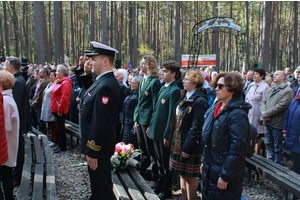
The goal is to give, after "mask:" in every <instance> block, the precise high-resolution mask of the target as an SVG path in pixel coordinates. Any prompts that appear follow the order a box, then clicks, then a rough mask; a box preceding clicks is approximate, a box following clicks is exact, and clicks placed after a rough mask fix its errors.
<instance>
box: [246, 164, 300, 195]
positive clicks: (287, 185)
mask: <svg viewBox="0 0 300 200" xmlns="http://www.w3.org/2000/svg"><path fill="white" fill-rule="evenodd" d="M246 162H247V163H248V165H250V167H252V168H254V169H256V170H257V171H258V172H259V173H260V175H262V176H264V177H265V178H267V179H269V180H270V181H272V182H274V183H276V184H277V185H278V186H280V187H282V188H283V189H284V190H287V191H289V192H291V193H292V194H294V195H296V196H297V197H300V187H299V186H298V185H295V184H293V183H291V182H288V181H286V180H284V179H283V178H282V177H281V176H279V175H277V174H275V173H274V172H272V171H270V170H269V169H267V168H266V167H264V166H261V165H260V164H258V163H257V162H255V161H254V160H253V159H249V158H246Z"/></svg>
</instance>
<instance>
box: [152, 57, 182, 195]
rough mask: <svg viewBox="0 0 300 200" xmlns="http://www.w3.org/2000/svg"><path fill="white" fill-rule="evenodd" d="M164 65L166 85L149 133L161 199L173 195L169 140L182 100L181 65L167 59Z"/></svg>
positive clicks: (154, 111) (156, 106)
mask: <svg viewBox="0 0 300 200" xmlns="http://www.w3.org/2000/svg"><path fill="white" fill-rule="evenodd" d="M162 67H163V77H164V78H163V80H164V82H165V85H164V86H163V87H162V88H161V89H160V91H159V94H158V97H157V99H156V102H155V105H154V108H153V113H152V116H151V121H150V126H149V129H148V130H147V133H148V136H149V138H150V139H152V140H153V144H154V151H155V156H156V160H157V163H158V172H159V175H160V177H159V180H158V185H157V187H156V188H155V190H154V191H155V193H157V194H158V197H159V198H160V199H166V198H171V197H172V189H171V186H172V173H171V171H170V170H169V158H170V151H171V147H170V143H171V141H169V136H170V124H171V120H172V117H173V115H174V109H175V105H176V103H177V102H178V101H179V100H180V88H179V87H178V86H177V84H176V82H175V77H176V76H177V75H178V73H179V70H180V65H179V63H177V62H176V61H167V62H164V63H163V64H162Z"/></svg>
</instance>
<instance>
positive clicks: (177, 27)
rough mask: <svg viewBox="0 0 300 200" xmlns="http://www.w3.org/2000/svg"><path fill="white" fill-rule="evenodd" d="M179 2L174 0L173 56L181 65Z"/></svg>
mask: <svg viewBox="0 0 300 200" xmlns="http://www.w3.org/2000/svg"><path fill="white" fill-rule="evenodd" d="M179 3H180V2H178V1H175V9H174V20H175V21H174V22H175V24H174V36H175V37H174V53H175V55H174V57H175V61H177V62H179V64H180V66H181V52H180V11H179V9H180V8H179Z"/></svg>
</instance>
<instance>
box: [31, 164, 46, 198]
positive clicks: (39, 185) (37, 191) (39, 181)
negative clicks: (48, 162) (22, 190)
mask: <svg viewBox="0 0 300 200" xmlns="http://www.w3.org/2000/svg"><path fill="white" fill-rule="evenodd" d="M43 177H44V164H36V165H35V174H34V180H33V190H32V199H43V180H44V178H43Z"/></svg>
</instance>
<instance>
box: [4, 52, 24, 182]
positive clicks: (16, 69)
mask: <svg viewBox="0 0 300 200" xmlns="http://www.w3.org/2000/svg"><path fill="white" fill-rule="evenodd" d="M20 68H21V63H20V60H19V58H17V57H13V56H11V57H9V59H8V60H7V61H6V62H5V67H4V70H6V71H8V72H10V73H12V74H13V75H14V77H15V79H16V82H15V85H14V87H13V88H12V93H13V97H14V100H15V102H16V104H17V107H18V111H19V117H20V131H19V149H18V155H17V166H16V167H15V168H14V174H13V175H14V177H13V178H14V186H17V185H20V182H21V177H22V171H23V164H24V138H23V136H22V135H23V133H26V132H27V128H26V123H27V108H28V107H29V100H28V92H27V88H26V82H25V79H24V77H23V76H22V73H21V71H20Z"/></svg>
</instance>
